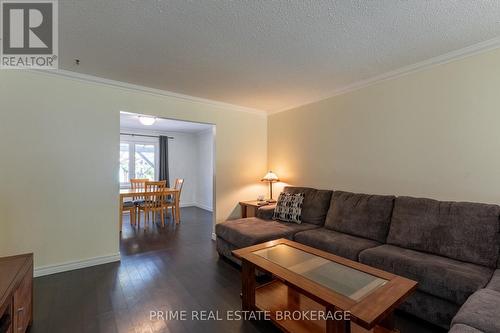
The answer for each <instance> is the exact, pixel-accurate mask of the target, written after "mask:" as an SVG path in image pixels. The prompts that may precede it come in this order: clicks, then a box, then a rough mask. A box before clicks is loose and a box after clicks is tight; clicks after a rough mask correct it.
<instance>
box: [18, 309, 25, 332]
mask: <svg viewBox="0 0 500 333" xmlns="http://www.w3.org/2000/svg"><path fill="white" fill-rule="evenodd" d="M23 311H24V306H22V307H20V308H18V309H17V313H18V314H20V313H21V312H23ZM20 319H21V317H20V316H18V317H17V324H18V325H19V320H20ZM17 331H18V332H22V331H23V327H22V326H21V325H19V327H18V328H17Z"/></svg>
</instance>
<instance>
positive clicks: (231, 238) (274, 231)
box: [215, 217, 318, 248]
mask: <svg viewBox="0 0 500 333" xmlns="http://www.w3.org/2000/svg"><path fill="white" fill-rule="evenodd" d="M315 228H318V226H317V225H314V224H310V223H301V224H297V223H289V222H279V221H268V220H261V219H259V218H256V217H249V218H245V219H238V220H230V221H226V222H222V223H218V224H216V225H215V234H216V235H217V236H218V237H220V238H222V239H224V240H225V241H226V242H228V243H231V244H233V245H235V246H236V247H238V248H242V247H247V246H251V245H255V244H259V243H263V242H267V241H270V240H274V239H278V238H288V239H293V235H295V233H297V232H299V231H304V230H309V229H315Z"/></svg>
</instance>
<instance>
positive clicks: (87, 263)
mask: <svg viewBox="0 0 500 333" xmlns="http://www.w3.org/2000/svg"><path fill="white" fill-rule="evenodd" d="M116 261H120V253H116V254H111V255H108V256H101V257H95V258H89V259H83V260H77V261H69V262H65V263H62V264H56V265H48V266H41V267H35V270H34V275H35V277H39V276H45V275H50V274H56V273H62V272H67V271H72V270H75V269H80V268H85V267H91V266H97V265H102V264H108V263H110V262H116Z"/></svg>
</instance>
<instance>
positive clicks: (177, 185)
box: [164, 178, 184, 220]
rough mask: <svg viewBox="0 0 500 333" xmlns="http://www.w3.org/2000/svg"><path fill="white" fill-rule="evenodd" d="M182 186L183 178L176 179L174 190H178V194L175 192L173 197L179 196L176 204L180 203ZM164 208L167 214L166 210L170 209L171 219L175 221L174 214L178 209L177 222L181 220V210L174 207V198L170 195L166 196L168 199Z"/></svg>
mask: <svg viewBox="0 0 500 333" xmlns="http://www.w3.org/2000/svg"><path fill="white" fill-rule="evenodd" d="M183 185H184V178H176V179H175V184H174V188H175V189H176V190H179V192H177V193H176V194H174V195H178V196H179V200H178V202H180V201H181V192H182V186H183ZM164 206H165V208H166V209H167V214H168V209H169V208H171V209H172V219H175V214H176V212H177V209H179V220H180V219H181V209H180V207H176V206H175V198H174V197H172V196H171V195H170V196H168V198H167V200H166V202H165V205H164Z"/></svg>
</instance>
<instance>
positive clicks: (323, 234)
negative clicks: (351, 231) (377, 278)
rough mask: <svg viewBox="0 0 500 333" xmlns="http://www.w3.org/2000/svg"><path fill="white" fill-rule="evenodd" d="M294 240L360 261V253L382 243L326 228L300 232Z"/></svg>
mask: <svg viewBox="0 0 500 333" xmlns="http://www.w3.org/2000/svg"><path fill="white" fill-rule="evenodd" d="M294 240H295V241H297V242H299V243H302V244H305V245H309V246H312V247H315V248H317V249H320V250H324V251H327V252H331V253H333V254H336V255H339V256H342V257H344V258H348V259H351V260H354V261H358V256H359V253H360V252H361V251H363V250H366V249H368V248H371V247H375V246H378V245H380V243H378V242H375V241H372V240H370V239H366V238H360V237H356V236H351V235H347V234H343V233H340V232H336V231H333V230H328V229H326V228H319V229H313V230H308V231H302V232H298V233H296V234H295V236H294Z"/></svg>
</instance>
